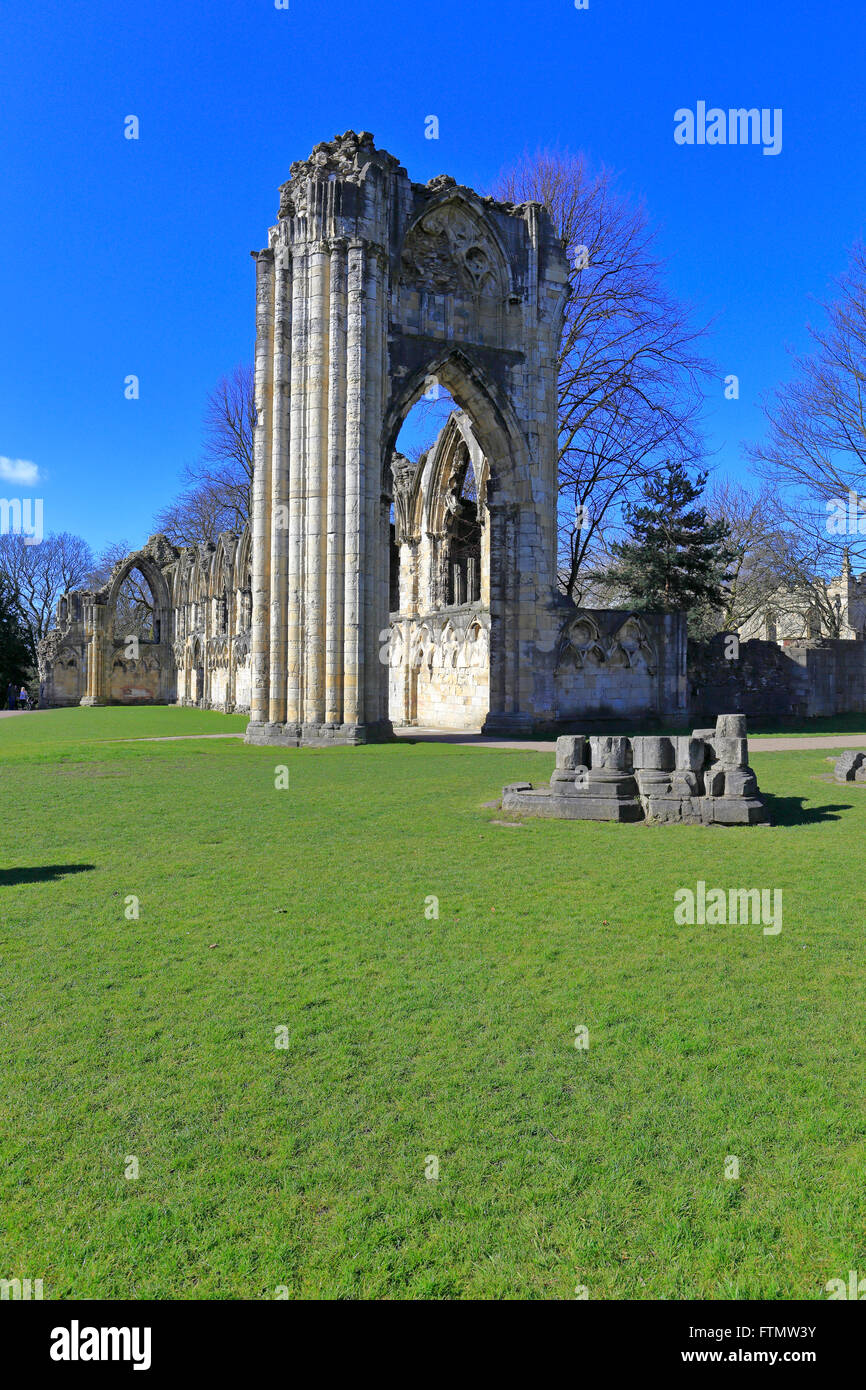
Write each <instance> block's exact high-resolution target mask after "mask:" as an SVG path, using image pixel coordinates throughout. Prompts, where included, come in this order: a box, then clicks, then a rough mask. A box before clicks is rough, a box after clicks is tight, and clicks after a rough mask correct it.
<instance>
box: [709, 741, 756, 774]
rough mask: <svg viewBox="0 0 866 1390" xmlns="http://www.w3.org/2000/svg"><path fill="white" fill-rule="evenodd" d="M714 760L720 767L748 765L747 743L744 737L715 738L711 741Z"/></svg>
mask: <svg viewBox="0 0 866 1390" xmlns="http://www.w3.org/2000/svg"><path fill="white" fill-rule="evenodd" d="M713 751H714V753H715V755H716V762H718V763H719V764H720V766H722V767H748V765H749V744H748V740H747V739H744V738H717V739H715V740H714V742H713Z"/></svg>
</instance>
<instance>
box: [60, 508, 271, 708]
mask: <svg viewBox="0 0 866 1390" xmlns="http://www.w3.org/2000/svg"><path fill="white" fill-rule="evenodd" d="M133 571H137V573H138V574H140V575H141V576H142V578H143V579H144V581H145V583H146V584H147V587H148V588H149V590H150V593H151V595H152V598H153V631H152V636H151V637H149V638H141V639H139V640H138V641H136V642H134V643H130V634H128V633H127V632H125V631H124V630H123V626H122V622H121V621H120V620H119V619H118V617H117V603H118V595H119V594H120V591H121V587H122V585H123V584H124V582H125V580H126V579H127V578H128V577H129V575H130V574H131V573H132V572H133ZM250 613H251V590H250V535H249V531H248V530H247V529H246V528H245V529H244V531H243V534H242V535H241V536H236V535H234V534H232V533H231V532H225V533H224V534H223V535H221V536H220V538H219V541H218V542H217V544H216V545H208V546H193V547H190V548H179V547H176V546H173V545H171V544H170V542H169V541H168V540H166V538H165V536H152V537H151V538H150V540H149V541H148V542H147V545H145V546H144V547H143V548H142V549H141V550H138V551H134V552H133V553H132V554H130V555H127V556H125V557H124V559H123V560H121V561H120V563H119V564H117V565H116V566H115V568H114V570H113V572H112V574H111V577H110V579H109V581H108V583H107V585H106V586H105V588H104V589H100V590H97V591H90V590H75V591H73V592H72V593H68V594H64V595H63V597H62V598H61V599H60V601H59V603H58V605H57V626H56V627H55V628H53V629H52V630H51V632H49V634H48V636H47V637H46V638H44V640H43V641H42V642H41V643H40V646H39V675H40V686H41V689H42V696H43V701H44V703H45V704H48V705H77V704H82V705H108V704H121V705H131V704H174V703H177V704H182V705H197V706H199V707H201V708H204V709H218V710H224V711H229V712H230V711H233V710H237V711H245V710H248V709H249V700H250V695H249V690H250V680H249V659H250Z"/></svg>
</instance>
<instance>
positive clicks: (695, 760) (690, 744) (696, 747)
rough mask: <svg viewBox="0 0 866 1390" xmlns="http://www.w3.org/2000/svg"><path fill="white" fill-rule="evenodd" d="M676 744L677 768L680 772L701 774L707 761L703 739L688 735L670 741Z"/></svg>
mask: <svg viewBox="0 0 866 1390" xmlns="http://www.w3.org/2000/svg"><path fill="white" fill-rule="evenodd" d="M672 741H673V742H674V743H675V744H676V756H677V768H678V770H679V771H681V772H701V771H702V769H703V767H704V764H705V762H706V759H707V745H706V743H705V742H704V741H703V739H700V738H696V737H695V735H694V734H692V736H691V738H689V736H688V734H683V735H682V736H681V737H679V738H677V739H674V740H672Z"/></svg>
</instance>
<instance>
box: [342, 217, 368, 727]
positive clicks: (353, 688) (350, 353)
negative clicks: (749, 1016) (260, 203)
mask: <svg viewBox="0 0 866 1390" xmlns="http://www.w3.org/2000/svg"><path fill="white" fill-rule="evenodd" d="M364 260H365V257H364V244H363V242H361V241H351V242H350V243H349V255H348V313H347V330H346V359H347V382H346V506H345V536H346V557H345V576H346V584H345V603H344V618H343V723H344V724H348V725H350V726H351V725H356V724H359V723H360V722H361V719H362V718H363V704H362V700H363V690H362V685H361V682H362V680H363V675H364V648H363V642H362V636H363V628H362V621H363V620H362V612H363V600H364V576H363V575H362V573H361V562H362V556H363V555H364V540H365V528H364V521H365V508H364V504H363V503H364V492H363V489H364V487H365V481H366V480H365V467H364V464H365V433H366V430H365V426H366V419H365V401H364V377H365V371H366V361H367V306H366V302H365V276H364Z"/></svg>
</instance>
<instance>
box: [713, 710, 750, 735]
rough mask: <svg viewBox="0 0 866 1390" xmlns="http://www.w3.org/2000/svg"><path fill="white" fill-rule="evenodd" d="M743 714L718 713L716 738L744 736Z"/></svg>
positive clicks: (744, 717)
mask: <svg viewBox="0 0 866 1390" xmlns="http://www.w3.org/2000/svg"><path fill="white" fill-rule="evenodd" d="M745 737H746V716H745V715H744V714H720V715H719V717H718V719H717V720H716V738H745Z"/></svg>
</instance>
